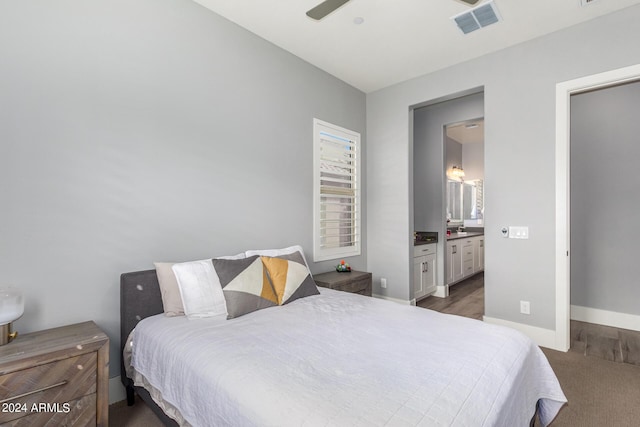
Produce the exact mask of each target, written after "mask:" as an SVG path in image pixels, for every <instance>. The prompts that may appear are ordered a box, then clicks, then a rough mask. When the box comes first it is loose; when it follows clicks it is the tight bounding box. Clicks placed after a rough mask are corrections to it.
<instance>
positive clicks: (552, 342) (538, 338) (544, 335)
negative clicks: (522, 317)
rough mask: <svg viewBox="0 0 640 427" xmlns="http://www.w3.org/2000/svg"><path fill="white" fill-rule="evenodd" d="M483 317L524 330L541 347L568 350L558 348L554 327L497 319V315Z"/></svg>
mask: <svg viewBox="0 0 640 427" xmlns="http://www.w3.org/2000/svg"><path fill="white" fill-rule="evenodd" d="M482 319H483V320H484V321H485V322H487V323H491V324H494V325H501V326H506V327H508V328H511V329H515V330H517V331H520V332H522V333H523V334H525V335H526V336H528V337H529V338H531V339H532V340H533V341H534V342H535V343H536V344H538V345H539V346H540V347H546V348H550V349H552V350H558V351H566V349H561V348H558V347H557V345H556V331H554V330H553V329H544V328H540V327H538V326H531V325H525V324H524V323H517V322H511V321H509V320H503V319H496V318H495V317H487V316H483V317H482Z"/></svg>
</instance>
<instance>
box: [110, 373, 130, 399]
mask: <svg viewBox="0 0 640 427" xmlns="http://www.w3.org/2000/svg"><path fill="white" fill-rule="evenodd" d="M126 398H127V391H126V390H125V389H124V386H123V385H122V381H121V380H120V377H113V378H109V405H111V404H112V403H116V402H120V401H121V400H125V399H126Z"/></svg>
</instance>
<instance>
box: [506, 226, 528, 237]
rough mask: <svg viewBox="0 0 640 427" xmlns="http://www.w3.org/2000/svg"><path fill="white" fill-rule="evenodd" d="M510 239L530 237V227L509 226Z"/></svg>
mask: <svg viewBox="0 0 640 427" xmlns="http://www.w3.org/2000/svg"><path fill="white" fill-rule="evenodd" d="M509 238H510V239H528V238H529V227H509Z"/></svg>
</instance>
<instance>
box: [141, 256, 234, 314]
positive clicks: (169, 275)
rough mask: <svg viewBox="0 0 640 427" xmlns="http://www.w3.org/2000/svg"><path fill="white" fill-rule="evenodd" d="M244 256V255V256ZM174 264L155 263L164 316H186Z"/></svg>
mask: <svg viewBox="0 0 640 427" xmlns="http://www.w3.org/2000/svg"><path fill="white" fill-rule="evenodd" d="M242 255H244V254H242ZM173 264H175V263H173V262H154V263H153V265H155V266H156V275H157V276H158V285H159V286H160V296H161V297H162V307H164V314H165V315H167V316H169V317H173V316H184V306H183V305H182V298H181V297H180V288H179V287H178V282H177V281H176V275H175V274H174V273H173V270H172V269H171V267H173Z"/></svg>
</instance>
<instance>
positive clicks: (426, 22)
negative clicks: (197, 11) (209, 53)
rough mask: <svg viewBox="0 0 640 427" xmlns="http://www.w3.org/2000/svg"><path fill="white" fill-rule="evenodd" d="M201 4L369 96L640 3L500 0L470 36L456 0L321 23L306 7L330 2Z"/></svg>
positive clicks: (430, 0) (392, 5)
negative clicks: (490, 21) (494, 15)
mask: <svg viewBox="0 0 640 427" xmlns="http://www.w3.org/2000/svg"><path fill="white" fill-rule="evenodd" d="M194 1H196V2H197V3H200V4H202V5H203V6H205V7H207V8H209V9H211V10H212V11H214V12H216V13H218V14H219V15H222V16H224V17H225V18H227V19H229V20H230V21H232V22H235V23H237V24H238V25H240V26H242V27H244V28H246V29H247V30H249V31H251V32H253V33H255V34H257V35H259V36H260V37H262V38H264V39H266V40H268V41H270V42H272V43H274V44H275V45H277V46H280V47H281V48H283V49H285V50H287V51H289V52H291V53H293V54H294V55H296V56H298V57H300V58H302V59H304V60H306V61H307V62H310V63H311V64H313V65H315V66H317V67H319V68H321V69H323V70H325V71H327V72H328V73H330V74H332V75H334V76H336V77H338V78H339V79H341V80H343V81H345V82H347V83H349V84H351V85H353V86H355V87H356V88H358V89H360V90H362V91H364V92H367V93H369V92H373V91H375V90H378V89H381V88H384V87H386V86H390V85H393V84H395V83H399V82H402V81H404V80H408V79H411V78H413V77H418V76H421V75H424V74H427V73H430V72H432V71H436V70H439V69H442V68H445V67H448V66H450V65H453V64H457V63H460V62H463V61H466V60H469V59H472V58H476V57H479V56H482V55H484V54H487V53H490V52H494V51H497V50H500V49H503V48H506V47H508V46H512V45H515V44H517V43H521V42H523V41H526V40H530V39H533V38H536V37H539V36H541V35H544V34H548V33H551V32H554V31H557V30H560V29H562V28H565V27H568V26H571V25H575V24H578V23H580V22H584V21H587V20H590V19H593V18H596V17H598V16H601V15H606V14H608V13H611V12H614V11H616V10H619V9H624V8H626V7H629V6H632V5H635V4H640V0H595V1H593V2H592V3H590V4H589V6H586V7H583V6H581V4H580V3H581V2H580V0H495V4H496V6H497V8H498V10H499V12H500V15H501V16H502V18H503V20H502V21H501V22H498V23H497V24H494V25H492V26H489V27H486V28H483V29H481V30H478V31H475V32H473V33H470V34H467V35H463V34H462V32H461V31H460V30H459V29H458V28H457V27H456V26H455V24H454V23H453V22H452V21H451V20H450V18H451V17H452V16H454V15H457V14H458V13H461V12H464V11H466V10H468V9H469V7H468V6H465V5H464V4H463V3H461V2H458V1H454V0H351V1H349V2H348V3H347V4H346V5H344V6H342V7H341V8H340V9H338V10H336V11H335V12H333V13H332V14H330V15H328V16H327V17H325V18H324V19H323V20H321V21H314V20H313V19H311V18H308V17H307V16H306V15H305V12H306V11H307V10H309V9H311V8H312V7H314V6H316V5H317V4H319V3H320V2H321V1H322V0H194ZM357 17H362V18H364V23H362V24H360V25H356V24H355V23H354V19H355V18H357Z"/></svg>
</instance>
